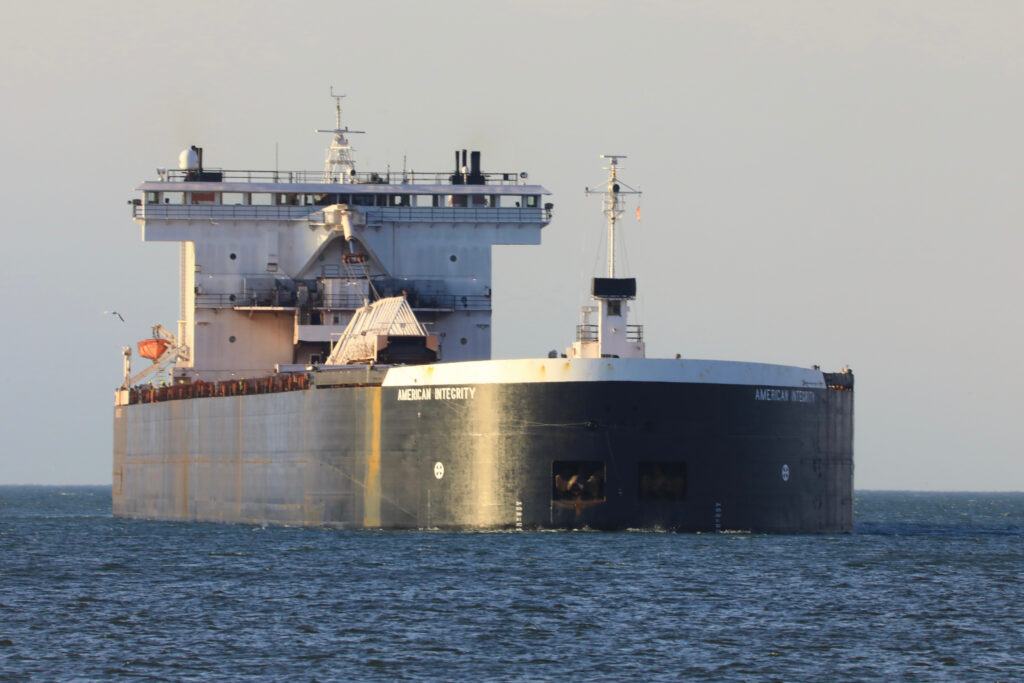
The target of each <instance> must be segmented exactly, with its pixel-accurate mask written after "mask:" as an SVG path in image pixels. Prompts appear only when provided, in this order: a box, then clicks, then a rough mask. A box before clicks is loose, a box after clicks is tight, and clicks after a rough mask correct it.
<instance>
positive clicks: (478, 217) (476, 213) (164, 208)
mask: <svg viewBox="0 0 1024 683" xmlns="http://www.w3.org/2000/svg"><path fill="white" fill-rule="evenodd" d="M354 208H355V209H356V210H361V211H363V212H365V214H366V222H367V224H369V225H371V226H372V225H379V224H380V223H383V222H392V221H393V222H423V223H439V222H440V223H467V222H468V223H536V222H540V221H542V220H543V221H550V220H551V211H549V210H546V209H540V208H515V207H436V208H435V207H430V206H424V207H386V206H375V207H359V206H356V207H354ZM132 218H138V219H140V220H154V219H156V220H159V219H164V220H210V221H217V220H250V221H252V220H262V221H267V220H272V221H281V220H301V219H303V218H305V219H307V220H309V221H311V222H313V223H323V222H324V216H323V207H321V206H308V205H307V206H270V205H266V204H141V203H140V204H132Z"/></svg>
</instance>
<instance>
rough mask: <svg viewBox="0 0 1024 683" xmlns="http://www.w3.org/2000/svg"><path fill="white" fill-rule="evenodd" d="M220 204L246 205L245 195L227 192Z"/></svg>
mask: <svg viewBox="0 0 1024 683" xmlns="http://www.w3.org/2000/svg"><path fill="white" fill-rule="evenodd" d="M220 203H221V204H228V205H239V204H245V195H244V194H242V193H241V192H225V193H223V194H221V196H220Z"/></svg>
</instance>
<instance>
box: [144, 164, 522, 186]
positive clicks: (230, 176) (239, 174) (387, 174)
mask: <svg viewBox="0 0 1024 683" xmlns="http://www.w3.org/2000/svg"><path fill="white" fill-rule="evenodd" d="M203 171H204V174H205V175H206V176H207V177H210V176H216V175H218V174H219V176H220V180H219V181H218V182H224V183H289V184H297V183H302V184H324V185H330V186H331V187H335V188H344V187H345V186H346V185H398V184H401V185H449V184H451V182H452V180H451V178H452V172H451V171H391V170H387V171H384V172H381V171H359V172H356V174H355V175H354V176H350V178H351V180H350V182H347V183H339V182H324V172H323V171H258V170H240V169H220V168H212V169H211V168H207V169H203ZM480 175H482V176H483V177H484V180H485V181H486V184H487V185H523V184H525V183H526V174H525V173H520V172H518V171H508V172H504V171H503V172H500V173H481V174H480ZM189 176H190V174H189V172H188V171H185V170H180V169H166V170H163V171H161V172H160V179H161V180H162V181H165V182H172V183H184V182H191V181H193V180H194V181H197V182H201V181H199V180H198V178H195V177H189ZM335 191H336V192H344V190H342V189H338V190H335Z"/></svg>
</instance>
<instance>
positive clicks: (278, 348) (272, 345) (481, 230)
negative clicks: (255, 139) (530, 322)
mask: <svg viewBox="0 0 1024 683" xmlns="http://www.w3.org/2000/svg"><path fill="white" fill-rule="evenodd" d="M332 95H333V92H332ZM335 97H339V96H335ZM336 111H337V119H336V122H335V128H333V129H330V130H328V131H325V132H330V133H332V134H333V136H334V137H333V139H332V143H331V147H330V148H329V149H328V154H327V162H326V165H325V169H324V171H323V172H288V171H232V170H223V169H207V168H204V166H203V154H202V150H201V149H200V148H198V147H193V148H192V149H191V150H186V152H185V153H183V154H182V164H181V166H182V168H180V169H179V170H159V171H158V179H157V180H153V181H148V182H144V183H142V184H141V185H139V186H138V188H137V189H138V190H139V191H141V192H142V195H143V197H142V199H141V200H135V201H134V202H133V204H134V206H133V211H134V218H135V219H136V221H137V222H138V223H139V224H140V225H141V226H142V234H143V239H144V240H146V241H165V242H179V243H181V245H182V249H181V266H180V287H181V293H180V296H181V308H180V310H181V314H180V317H181V319H180V320H179V321H178V334H177V335H176V337H177V340H178V342H179V343H180V344H181V345H182V346H183V347H185V348H187V350H188V353H183V354H181V357H180V358H179V360H178V361H177V363H176V364H175V366H174V370H173V374H174V378H175V379H176V380H204V381H214V380H222V379H231V378H236V377H237V378H243V377H244V378H255V377H261V376H265V375H268V374H271V373H273V372H274V368H275V366H276V365H284V364H313V365H315V364H320V363H323V362H325V361H326V360H327V356H328V354H329V352H330V350H331V342H332V338H333V339H337V338H338V336H339V335H340V334H341V333H342V332H343V331H344V330H345V328H346V326H347V325H348V323H349V320H350V319H351V318H352V315H353V313H354V312H355V311H356V310H357V309H359V308H360V307H362V306H364V305H365V304H367V303H369V302H372V301H373V300H375V299H376V298H379V297H390V296H404V297H405V300H406V301H407V302H408V304H409V306H411V308H412V310H413V311H414V312H415V315H416V318H417V319H418V320H419V321H420V322H421V323H423V324H424V325H425V327H426V329H427V331H428V332H429V333H430V334H431V335H436V337H437V343H438V346H439V348H438V349H437V352H438V355H439V356H440V358H441V359H442V360H444V361H468V360H485V359H488V358H489V357H490V353H491V334H490V326H491V247H492V246H493V245H496V244H539V243H540V234H541V229H542V228H543V227H544V226H545V225H547V224H548V221H549V220H550V214H551V208H552V207H551V205H550V204H543V203H542V198H543V197H544V195H547V194H549V192H548V191H547V190H545V189H544V188H543V187H541V186H539V185H528V184H526V180H525V179H526V174H525V173H519V172H508V173H483V172H482V171H481V170H480V155H479V153H478V152H473V153H472V155H471V157H470V158H469V160H468V163H467V154H466V151H465V150H462V153H461V157H460V155H459V152H456V164H455V169H454V170H453V171H452V172H429V173H424V172H416V171H408V172H405V171H403V172H402V173H388V172H357V171H356V168H355V164H354V161H353V159H352V156H351V153H350V152H351V148H350V147H349V145H348V141H347V138H346V135H347V134H349V133H354V132H359V131H350V130H348V128H347V127H342V125H341V119H340V115H341V114H340V112H341V110H340V101H339V103H338V106H337V109H336Z"/></svg>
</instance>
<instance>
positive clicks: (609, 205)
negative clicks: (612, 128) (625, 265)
mask: <svg viewBox="0 0 1024 683" xmlns="http://www.w3.org/2000/svg"><path fill="white" fill-rule="evenodd" d="M601 158H602V159H608V160H609V162H608V165H607V166H605V167H604V170H606V171H608V184H607V186H606V187H605V189H603V190H592V189H590V188H589V187H587V188H584V191H585V192H586V194H588V195H591V194H599V195H602V196H603V197H604V200H603V202H602V204H603V207H604V209H603V210H604V215H605V216H607V217H608V277H610V278H614V277H615V224H616V222H617V221H618V220H619V219H620V218H621V217H622V212H623V211H624V210H625V206H626V204H625V199H623V195H627V194H643V193H642V192H641V191H640V190H637V189H636V188H633V187H630V186H629V185H627V184H626V183H624V182H622V181H621V180H619V178H618V167H619V159H625V158H626V157H625V155H622V154H602V155H601ZM623 188H625V189H623Z"/></svg>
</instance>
